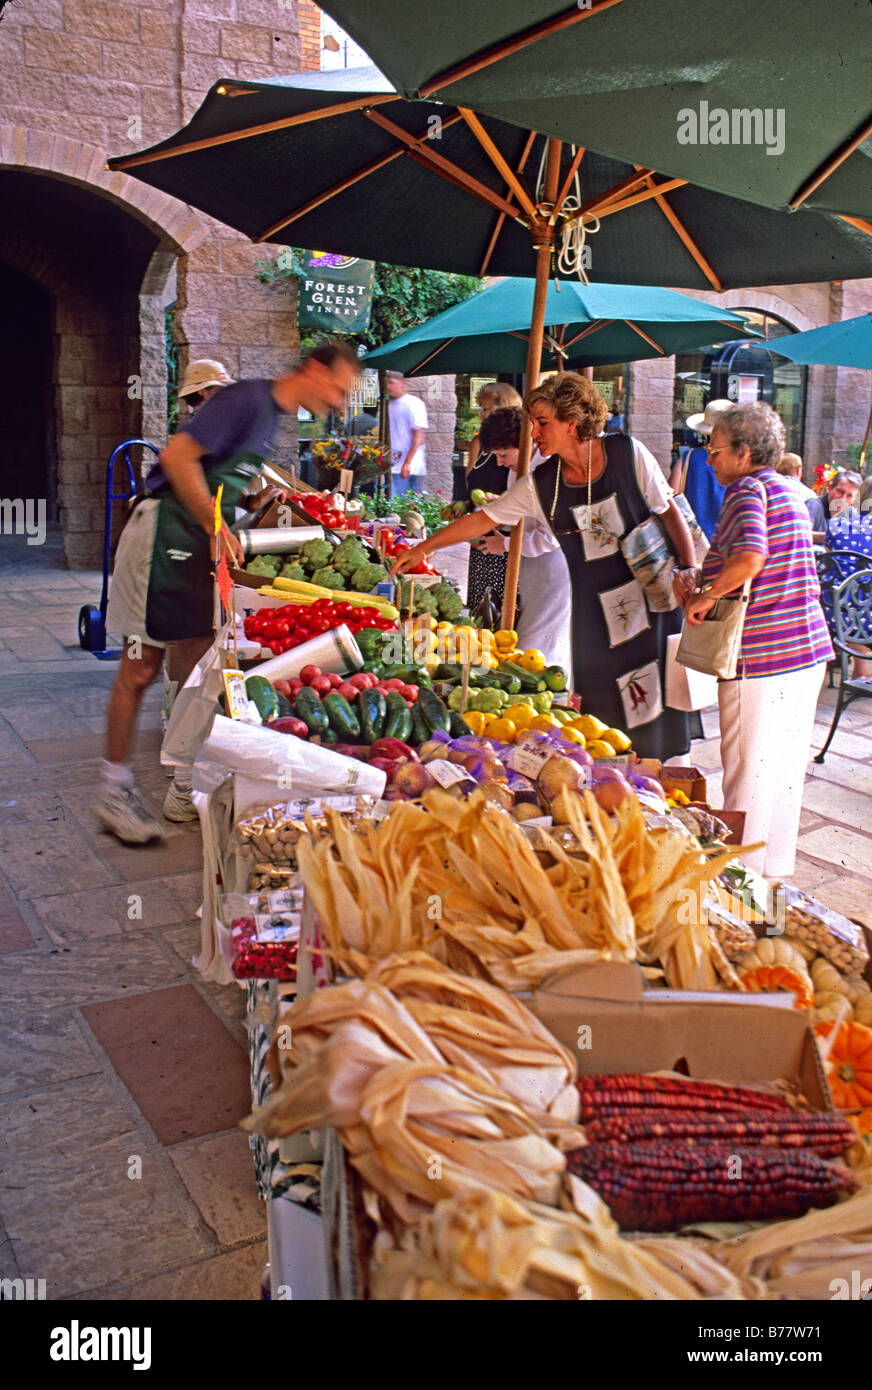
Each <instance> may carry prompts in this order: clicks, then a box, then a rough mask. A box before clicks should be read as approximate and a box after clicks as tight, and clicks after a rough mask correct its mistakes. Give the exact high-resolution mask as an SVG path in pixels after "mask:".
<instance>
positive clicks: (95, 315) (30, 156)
mask: <svg viewBox="0 0 872 1390" xmlns="http://www.w3.org/2000/svg"><path fill="white" fill-rule="evenodd" d="M103 160H104V156H103V155H102V154H101V153H100V152H99V151H98V150H97V149H96V147H94V146H90V145H87V144H85V143H84V142H82V141H77V140H69V139H66V138H64V137H59V136H46V135H41V134H39V133H38V132H35V131H33V130H25V129H23V128H20V127H16V128H13V127H8V126H7V127H0V187H2V190H3V204H4V219H3V222H2V225H0V262H4V263H5V264H6V266H8V267H11V268H12V271H13V272H17V273H18V274H19V275H20V276H26V277H27V278H28V280H29V281H30V282H31V283H32V284H33V286H34V287H39V290H40V291H42V292H43V293H44V294H45V295H47V296H49V299H50V305H51V351H50V354H49V356H48V361H47V363H46V365H45V371H46V372H47V373H48V377H49V379H48V380H47V381H46V382H45V383H41V384H40V389H42V386H43V385H44V386H45V388H46V389H45V391H44V395H45V399H46V402H47V409H48V413H49V414H50V415H51V417H52V418H51V422H50V423H51V430H50V433H51V434H52V435H53V437H54V438H55V439H56V444H57V465H56V469H55V468H54V467H52V470H51V471H52V474H54V475H55V476H53V477H52V478H51V479H50V482H49V484H48V485H47V488H46V490H47V495H48V501H49V503H50V504H51V501H52V498H53V496H54V495H56V498H57V503H58V504H59V521H60V525H61V529H62V532H63V542H64V553H65V557H66V560H67V563H68V564H69V565H70V566H71V567H82V566H85V567H89V566H95V565H97V564H99V563H100V558H101V555H102V532H103V524H104V495H105V476H106V461H107V459H108V456H109V454H110V453H111V451H112V450H113V449H114V448H115V446H116V445H117V444H119V443H121V442H122V440H124V439H127V438H131V437H136V436H144V437H146V438H153V439H154V441H155V442H156V443H160V442H162V440H163V439H164V438H165V435H166V365H165V356H164V330H163V307H164V304H165V303H166V300H167V294H168V293H169V294H170V295H171V296H174V293H175V288H174V285H175V268H176V265H177V264H178V262H179V259H180V258H183V257H187V256H188V255H189V254H191V253H195V252H196V250H197V248H198V247H199V246H201V244H202V243H203V242H204V241H205V240H206V239H207V237H208V235H209V229H208V227H207V225H206V224H205V222H204V221H203V220H202V219H201V218H200V217H199V216H198V215H197V214H195V213H192V211H191V209H190V208H187V207H185V206H184V205H183V204H180V203H178V202H177V201H176V200H175V199H173V198H170V197H168V196H167V195H165V194H161V193H159V192H157V191H156V190H152V189H148V188H147V187H145V186H144V185H142V184H139V183H137V182H136V181H135V180H133V179H130V178H129V177H127V176H125V175H120V174H110V173H109V172H108V171H107V170H106V169H105V167H104V165H103ZM28 331H29V330H28V325H27V323H26V322H25V323H23V324H21V325H20V326H19V332H22V333H23V334H25V335H26V334H27V333H28ZM52 463H53V461H52ZM49 509H50V508H49ZM119 510H120V509H119ZM119 520H120V516H119Z"/></svg>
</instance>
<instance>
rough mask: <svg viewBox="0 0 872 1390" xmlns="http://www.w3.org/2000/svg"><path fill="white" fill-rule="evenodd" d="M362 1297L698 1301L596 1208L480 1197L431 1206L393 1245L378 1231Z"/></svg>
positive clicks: (690, 1287)
mask: <svg viewBox="0 0 872 1390" xmlns="http://www.w3.org/2000/svg"><path fill="white" fill-rule="evenodd" d="M728 1280H729V1276H728V1275H723V1276H722V1282H727V1281H728ZM734 1283H735V1281H734ZM370 1293H371V1296H372V1297H373V1298H376V1299H392V1300H395V1299H424V1300H429V1299H437V1298H438V1299H461V1298H462V1299H470V1298H472V1299H536V1298H556V1299H571V1300H573V1301H577V1300H579V1299H582V1300H588V1299H596V1300H599V1299H609V1300H642V1299H657V1300H667V1301H672V1300H677V1299H681V1300H686V1299H696V1298H699V1297H701V1295H700V1293H699V1292H698V1291H697V1288H696V1287H695V1286H694V1284H693V1283H692V1282H690V1281H688V1280H687V1279H684V1278H682V1276H681V1275H680V1274H679V1273H678V1272H677V1270H676V1269H675V1267H674V1261H673V1262H672V1263H670V1264H667V1263H665V1262H662V1261H661V1260H659V1259H658V1258H657V1257H656V1255H654V1254H651V1253H650V1252H649V1251H647V1250H645V1249H643V1248H641V1247H637V1246H635V1245H633V1244H632V1243H631V1242H630V1241H628V1240H625V1239H624V1238H623V1237H621V1236H620V1235H619V1234H618V1232H617V1230H616V1228H615V1227H614V1223H613V1222H612V1221H611V1218H610V1217H609V1216H608V1213H607V1211H606V1209H605V1208H604V1207H603V1206H602V1204H599V1207H598V1208H597V1209H596V1215H595V1216H594V1217H593V1218H592V1219H590V1218H585V1217H582V1216H580V1215H579V1214H578V1213H576V1212H572V1211H558V1210H553V1209H549V1208H547V1207H543V1206H541V1205H539V1204H536V1203H533V1202H524V1201H520V1200H518V1199H516V1198H512V1197H509V1196H506V1195H505V1194H502V1193H497V1192H481V1191H479V1192H464V1193H460V1194H458V1195H457V1196H456V1197H454V1198H453V1199H450V1200H448V1201H442V1202H439V1203H438V1204H437V1206H436V1207H435V1208H434V1209H433V1211H432V1212H431V1213H429V1214H428V1215H427V1216H426V1217H424V1219H423V1220H421V1221H420V1222H419V1223H418V1224H417V1225H416V1226H414V1227H412V1228H410V1229H408V1230H406V1231H404V1232H402V1234H401V1235H400V1237H399V1238H397V1237H393V1236H391V1235H389V1234H388V1232H386V1231H384V1232H382V1233H381V1234H380V1235H379V1236H378V1237H377V1238H376V1241H375V1245H374V1249H373V1259H372V1264H371V1270H370Z"/></svg>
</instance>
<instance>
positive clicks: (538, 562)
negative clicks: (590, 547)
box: [516, 548, 572, 688]
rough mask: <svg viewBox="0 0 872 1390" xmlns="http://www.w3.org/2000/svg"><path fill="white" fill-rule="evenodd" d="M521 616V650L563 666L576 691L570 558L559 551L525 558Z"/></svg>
mask: <svg viewBox="0 0 872 1390" xmlns="http://www.w3.org/2000/svg"><path fill="white" fill-rule="evenodd" d="M518 588H519V592H520V595H521V609H522V611H521V616H520V618H519V620H518V622H517V624H516V630H517V633H518V647H519V648H520V650H521V651H526V649H527V648H528V647H536V648H538V650H539V651H540V652H543V653H544V655H545V656H546V658H547V659H548V661H549V663H550V662H553V663H554V665H555V666H562V667H563V669H564V671H565V672H566V675H567V678H568V682H569V686H570V688H571V687H572V622H571V620H572V591H571V589H570V587H569V569H568V567H567V564H566V556H565V555H564V554H563V551H562V550H560V549H559V548H558V549H557V550H549V551H546V552H545V554H544V555H522V556H521V569H520V573H519V575H518Z"/></svg>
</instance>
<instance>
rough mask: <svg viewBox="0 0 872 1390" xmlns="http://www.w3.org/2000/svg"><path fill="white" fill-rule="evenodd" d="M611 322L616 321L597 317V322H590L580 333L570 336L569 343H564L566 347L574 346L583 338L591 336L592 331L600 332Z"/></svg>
mask: <svg viewBox="0 0 872 1390" xmlns="http://www.w3.org/2000/svg"><path fill="white" fill-rule="evenodd" d="M610 323H614V319H597V321H596V323H589V324H588V326H587V328H583V329H582V330H581V332H580V333H576V335H575V337H574V338H570V339H569V342H568V343H564V347H566V348H571V347H574V345H575V344H576V343H580V342H581V340H582V338H589V337H590V335H591V333H599V331H600V329H601V328H608V326H609V324H610Z"/></svg>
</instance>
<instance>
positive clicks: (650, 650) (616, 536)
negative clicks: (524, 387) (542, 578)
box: [394, 372, 694, 758]
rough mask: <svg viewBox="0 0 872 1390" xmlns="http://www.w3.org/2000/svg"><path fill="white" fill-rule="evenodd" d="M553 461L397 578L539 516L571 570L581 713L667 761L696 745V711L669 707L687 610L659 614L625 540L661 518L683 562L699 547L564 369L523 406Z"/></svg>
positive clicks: (428, 544) (424, 547) (439, 537)
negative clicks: (669, 679) (673, 663)
mask: <svg viewBox="0 0 872 1390" xmlns="http://www.w3.org/2000/svg"><path fill="white" fill-rule="evenodd" d="M524 409H525V410H526V411H527V412H528V413H529V415H530V418H531V421H532V426H533V440H534V443H535V444H537V445H538V447H539V451H540V453H541V454H542V456H543V458H544V460H545V461H544V463H541V464H540V465H539V466H538V468H536V470H535V471H534V472H531V473H527V474H526V476H525V477H523V478H520V479H519V480H518V482H516V483H515V485H514V487H511V488H509V490H508V491H507V492H506V493H504V494H503V496H502V497H499V498H498V499H497V500H496V501H495V502H489V503H488V504H487V506H486V507H484V508H483V509H482V510H480V511H477V512H472V513H471V514H470V515H469V516H466V517H463V518H462V520H461V521H457V522H453V523H452V525H451V526H448V527H446V528H445V530H443V531H437V532H436V534H435V535H433V536H430V537H429V538H428V539H427V540H426V541H423V542H422V544H421V545H419V546H415V548H414V549H413V550H410V551H407V552H406V553H405V555H404V556H403V557H401V559H400V560H399V561H398V562H397V563H396V564H395V566H394V573H398V572H399V571H401V570H404V569H408V568H410V567H411V566H412V565H414V564H415V563H416V560H417V559H420V558H421V556H422V555H424V554H430V553H431V552H432V551H434V550H438V549H440V548H441V547H442V546H445V545H453V544H456V542H458V541H463V540H471V539H472V538H473V537H474V536H481V535H484V534H485V532H487V531H490V530H491V529H492V527H493V526H495V525H509V526H511V525H514V524H515V522H517V521H519V520H521V519H522V518H524V519H527V518H530V519H531V520H533V521H536V522H538V523H539V525H540V526H543V527H546V528H548V529H549V530H550V531H552V532H553V534H554V536H555V537H556V539H557V541H558V543H559V545H560V547H561V549H562V551H563V553H564V555H565V557H566V563H567V566H568V569H569V585H570V594H571V610H572V611H571V623H572V650H573V683H574V687H575V690H576V691H577V692H578V693H579V694H580V695H581V700H582V708H583V709H584V710H585V711H587V712H589V713H591V714H595V715H598V716H599V718H600V719H604V720H606V722H607V723H608V724H610V725H611V726H613V727H617V728H623V729H626V730H627V732H628V734H629V735H630V737H631V738H632V741H633V747H634V748H635V750H636V752H637V753H640V754H641V755H642V756H644V757H653V758H668V757H672V756H674V755H676V754H680V753H685V752H687V749H688V747H689V735H688V720H687V715H686V714H683V713H681V712H680V711H679V710H673V709H670V708H669V707H668V706H667V704H666V700H665V662H666V646H667V637H668V636H669V634H670V633H672V632H674V631H677V630H678V627H679V625H680V615H679V613H678V612H677V610H676V611H674V612H671V613H654V612H650V611H649V609H648V607H647V604H646V602H645V596H644V593H643V590H642V588H641V586H640V584H639V583H638V581H637V580H636V579H635V577H634V575H633V573H632V571H631V570H630V568H629V566H628V565H627V562H626V560H625V559H624V557H623V554H622V551H621V544H620V543H621V540H622V539H623V538H624V537H625V536H626V535H627V534H628V533H629V532H630V531H631V530H633V529H634V528H635V527H636V526H638V525H639V524H640V523H641V522H643V521H647V520H648V519H649V517H650V516H651V515H652V513H654V514H656V515H658V516H660V518H661V519H662V521H663V524H664V526H665V529H666V531H667V533H668V535H669V537H670V539H671V541H672V543H673V546H674V548H675V550H676V551H677V553H678V555H679V558H680V562H681V563H682V564H684V565H686V566H690V565H693V563H694V558H693V554H694V552H693V541H692V539H691V535H690V532H689V531H688V529H687V524H686V522H685V521H684V518H683V517H682V515H681V512H680V511H679V509H678V507H677V506H676V505H675V503H674V502H673V500H672V492H671V489H670V488H669V485H668V483H667V482H666V479H665V477H664V475H663V472H662V470H661V468H660V466H659V464H658V463H657V461H656V459H655V458H654V456H653V455H652V454H651V453H649V451H648V450H647V449H646V448H645V446H644V444H641V443H640V442H639V441H638V440H636V439H630V438H629V436H628V435H625V434H609V435H604V434H603V429H604V426H605V422H606V416H607V414H608V408H607V406H606V403H605V401H604V400H603V398H602V396H600V394H599V393H598V391H597V390H596V388H595V387H594V385H593V383H592V382H591V381H588V380H587V379H586V378H585V377H582V376H579V375H578V374H577V373H575V372H563V373H561V374H560V375H558V376H555V377H551V378H549V380H548V381H546V382H545V383H543V385H542V386H539V387H537V388H536V389H535V390H533V391H529V392H528V393H527V396H526V397H525V400H524Z"/></svg>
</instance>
